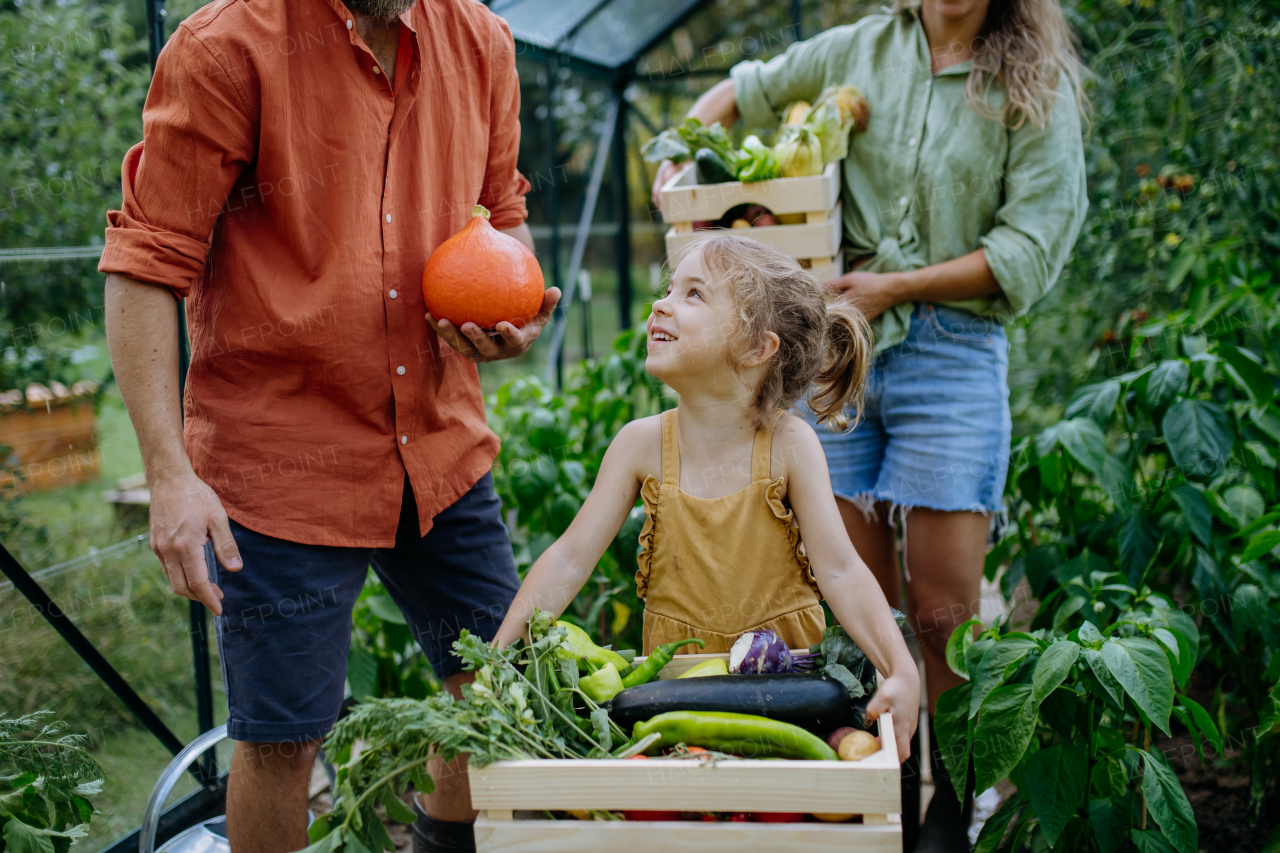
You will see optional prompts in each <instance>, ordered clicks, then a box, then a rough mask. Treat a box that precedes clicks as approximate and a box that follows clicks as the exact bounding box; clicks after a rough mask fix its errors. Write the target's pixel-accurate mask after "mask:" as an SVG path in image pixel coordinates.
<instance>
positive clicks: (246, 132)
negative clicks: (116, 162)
mask: <svg viewBox="0 0 1280 853" xmlns="http://www.w3.org/2000/svg"><path fill="white" fill-rule="evenodd" d="M226 67H227V65H226V63H224V62H221V61H220V60H219V57H218V56H217V54H216V53H215V52H214V51H213V50H211V49H210V48H209V47H208V46H206V45H205V44H204V43H203V42H202V41H201V40H200V39H199V38H198V37H196V36H195V35H193V34H192V33H191V32H190V31H189V30H187V29H186V28H184V27H179V28H178V31H177V32H176V33H174V36H173V38H172V39H171V40H170V41H169V43H168V44H167V45H166V46H165V49H164V50H163V51H162V52H161V54H160V58H159V61H158V62H157V64H156V70H155V75H154V76H153V77H152V79H151V88H150V90H149V91H148V93H147V100H146V104H145V105H144V107H143V111H142V138H143V141H142V142H141V143H139V144H137V145H135V146H134V147H133V148H131V149H130V150H129V152H128V153H127V154H126V155H125V160H124V165H123V167H122V169H121V176H120V183H121V188H122V190H123V201H122V203H121V205H120V209H119V210H111V211H108V212H107V231H106V245H105V247H104V249H103V252H102V259H101V260H100V261H99V263H98V269H99V271H101V272H104V273H121V274H124V275H127V276H129V277H131V278H134V279H137V280H138V281H143V282H149V283H152V284H157V285H163V286H167V287H169V288H171V289H173V291H174V292H175V293H176V294H178V295H180V296H185V295H187V293H188V292H189V291H190V289H191V287H192V285H193V284H194V283H195V282H196V281H197V280H198V279H199V277H200V275H201V272H202V270H203V269H204V264H205V258H206V256H207V254H208V251H209V242H210V239H211V235H212V233H213V228H214V225H215V224H216V223H217V221H218V216H219V214H220V213H221V211H222V208H223V205H224V204H225V203H226V200H227V194H228V193H229V192H230V190H231V187H232V185H233V184H234V183H235V181H236V179H237V178H239V176H240V173H241V172H242V171H243V170H244V168H245V166H246V165H247V164H248V163H250V162H251V161H252V160H253V157H254V154H255V150H256V147H255V139H256V133H255V130H254V127H255V121H254V120H253V119H252V118H251V113H252V112H253V111H254V109H255V107H254V106H253V105H251V104H250V102H249V101H250V98H251V95H252V93H251V91H250V90H249V89H248V87H246V86H245V85H243V83H241V82H238V81H236V80H233V79H232V78H231V77H230V76H228V74H227V71H226Z"/></svg>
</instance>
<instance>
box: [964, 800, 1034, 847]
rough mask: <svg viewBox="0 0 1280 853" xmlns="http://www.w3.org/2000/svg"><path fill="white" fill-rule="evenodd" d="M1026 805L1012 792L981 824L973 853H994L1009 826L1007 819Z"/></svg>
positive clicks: (1011, 818)
mask: <svg viewBox="0 0 1280 853" xmlns="http://www.w3.org/2000/svg"><path fill="white" fill-rule="evenodd" d="M1024 806H1026V801H1025V800H1023V799H1022V797H1021V796H1020V795H1018V794H1014V795H1013V796H1011V797H1010V798H1009V799H1007V800H1005V801H1004V803H1003V804H1002V805H1001V806H1000V808H999V809H997V810H996V813H995V814H993V815H992V816H991V817H989V818H987V821H986V823H984V824H983V825H982V831H981V832H979V833H978V843H977V844H976V845H974V848H973V853H994V851H995V850H996V849H997V848H998V847H999V846H1000V841H1001V839H1003V838H1004V834H1005V831H1006V830H1007V829H1008V828H1009V821H1011V820H1013V817H1014V815H1016V814H1017V813H1018V811H1019V810H1020V809H1022V808H1023V807H1024Z"/></svg>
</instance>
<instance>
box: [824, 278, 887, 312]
mask: <svg viewBox="0 0 1280 853" xmlns="http://www.w3.org/2000/svg"><path fill="white" fill-rule="evenodd" d="M897 285H898V279H897V274H896V273H880V272H860V271H858V270H854V271H853V272H847V273H845V274H844V275H842V276H840V277H839V278H833V279H832V280H831V281H829V282H827V284H826V286H827V287H828V288H830V289H831V290H839V291H840V301H841V302H848V303H850V304H851V305H853V307H855V308H857V309H858V310H860V311H861V312H862V313H863V314H864V315H866V318H867V319H868V320H874V319H875V318H876V317H879V316H880V315H881V314H883V313H884V312H885V311H888V310H889V309H890V308H892V307H893V306H895V305H897V304H898V303H899V302H901V301H902V300H901V299H900V298H899V296H898V287H897Z"/></svg>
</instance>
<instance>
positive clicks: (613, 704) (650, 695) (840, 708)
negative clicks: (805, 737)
mask: <svg viewBox="0 0 1280 853" xmlns="http://www.w3.org/2000/svg"><path fill="white" fill-rule="evenodd" d="M606 707H607V708H608V709H609V716H610V717H611V718H612V719H613V721H614V722H615V723H617V724H618V725H620V726H622V728H623V729H626V730H628V731H630V729H631V727H632V726H633V725H635V724H636V723H638V722H640V721H642V720H647V719H649V718H650V717H656V716H657V715H658V714H664V713H666V712H668V711H731V712H734V713H738V714H754V715H756V716H759V717H768V718H769V719H771V720H778V721H779V722H783V723H791V724H792V725H795V726H799V727H800V728H802V729H806V730H807V731H810V732H813V733H814V734H816V735H819V736H821V737H826V736H827V735H828V734H830V733H831V732H832V731H834V730H835V729H838V728H840V727H841V726H847V725H850V724H851V721H852V720H853V700H852V698H850V696H849V691H848V689H846V688H845V686H844V685H843V684H841V683H840V682H839V681H836V680H835V679H834V678H830V677H828V676H825V675H816V674H812V673H805V674H776V675H708V676H705V677H703V678H673V679H667V680H665V681H651V682H649V683H648V684H641V685H639V686H637V687H628V688H627V689H626V690H623V691H622V692H621V693H619V694H618V695H617V696H614V697H613V699H612V701H610V702H609V703H608V705H606Z"/></svg>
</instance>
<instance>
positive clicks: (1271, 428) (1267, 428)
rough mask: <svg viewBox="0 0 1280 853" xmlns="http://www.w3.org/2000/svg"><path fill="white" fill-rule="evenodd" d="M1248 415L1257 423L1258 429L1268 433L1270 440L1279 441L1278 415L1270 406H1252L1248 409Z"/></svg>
mask: <svg viewBox="0 0 1280 853" xmlns="http://www.w3.org/2000/svg"><path fill="white" fill-rule="evenodd" d="M1249 417H1250V419H1252V420H1253V422H1254V423H1255V424H1257V426H1258V429H1260V430H1262V431H1263V432H1265V433H1266V434H1267V435H1269V436H1270V437H1271V439H1272V441H1277V442H1280V416H1278V415H1277V414H1276V413H1275V410H1274V409H1272V408H1271V407H1267V408H1265V409H1264V408H1259V407H1254V408H1251V409H1250V410H1249Z"/></svg>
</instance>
